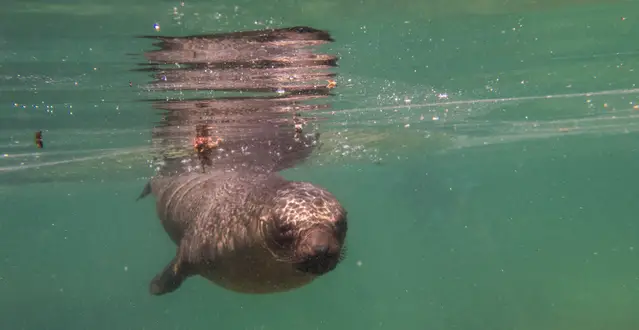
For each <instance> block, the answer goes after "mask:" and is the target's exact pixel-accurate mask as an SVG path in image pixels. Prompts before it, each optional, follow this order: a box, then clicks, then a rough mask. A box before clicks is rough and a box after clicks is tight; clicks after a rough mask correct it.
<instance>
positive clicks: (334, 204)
mask: <svg viewBox="0 0 639 330" xmlns="http://www.w3.org/2000/svg"><path fill="white" fill-rule="evenodd" d="M149 188H150V189H147V190H146V191H145V192H144V193H143V195H144V194H148V193H152V194H153V195H155V196H156V209H157V214H158V216H159V218H160V221H161V223H162V225H163V226H164V229H165V230H166V232H167V233H168V235H169V236H170V237H171V240H172V241H173V242H174V243H175V244H176V245H177V246H178V249H177V252H176V256H175V259H174V260H173V262H172V263H171V264H170V265H168V266H167V268H165V270H164V271H163V272H161V273H160V274H158V276H156V278H155V279H154V280H153V281H152V283H151V292H152V293H154V294H163V293H168V292H171V291H174V290H176V289H177V288H178V287H179V286H180V284H181V283H182V281H183V280H184V279H186V278H188V277H189V276H193V275H201V276H203V277H205V278H207V279H209V280H210V281H212V282H214V283H216V284H218V285H220V286H222V287H225V288H227V289H229V290H233V291H237V292H243V293H270V292H281V291H287V290H291V289H294V288H297V287H300V286H303V285H305V284H308V283H310V282H311V281H312V280H313V279H314V278H316V277H317V276H318V275H316V274H311V273H308V272H302V271H300V270H298V269H297V268H296V267H295V266H294V265H295V264H296V263H297V262H300V261H302V259H303V257H305V256H306V255H307V253H311V252H309V251H310V250H309V246H310V245H309V244H311V243H313V242H316V241H317V240H325V241H326V242H327V243H326V244H328V245H330V246H331V249H333V250H335V251H338V253H342V246H343V244H344V240H345V234H346V228H345V227H344V228H338V224H341V225H342V226H343V225H345V221H346V211H345V210H344V209H343V208H342V207H341V205H340V204H339V202H338V201H337V200H336V199H335V197H334V196H333V195H332V194H331V193H329V192H328V191H326V190H324V189H322V188H319V187H317V186H314V185H312V184H310V183H305V182H291V181H287V180H285V179H284V178H282V177H281V176H279V175H278V174H275V173H272V174H259V173H249V172H226V171H217V172H215V171H213V172H210V173H185V174H182V175H179V176H177V177H166V178H164V177H156V178H154V179H152V180H151V182H150V187H149ZM287 229H290V230H289V231H288V232H289V233H290V235H291V240H290V244H289V243H287V240H286V239H282V238H286V237H283V236H286V235H285V234H282V233H283V232H287ZM318 233H319V234H318ZM313 235H314V236H315V237H311V236H313ZM309 237H311V238H309ZM333 268H334V266H333ZM331 269H332V268H331ZM167 283H169V284H167Z"/></svg>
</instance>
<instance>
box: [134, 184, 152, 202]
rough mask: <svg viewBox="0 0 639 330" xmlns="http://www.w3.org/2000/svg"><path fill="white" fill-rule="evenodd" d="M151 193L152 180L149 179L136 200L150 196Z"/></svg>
mask: <svg viewBox="0 0 639 330" xmlns="http://www.w3.org/2000/svg"><path fill="white" fill-rule="evenodd" d="M150 193H151V181H147V182H146V184H145V185H144V189H143V190H142V193H140V196H138V198H137V199H136V200H135V201H136V202H137V201H139V200H140V199H142V198H144V197H146V196H148V195H149V194H150Z"/></svg>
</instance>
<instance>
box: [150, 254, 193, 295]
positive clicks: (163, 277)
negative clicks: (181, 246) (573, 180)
mask: <svg viewBox="0 0 639 330" xmlns="http://www.w3.org/2000/svg"><path fill="white" fill-rule="evenodd" d="M181 260H182V258H181V257H180V256H179V252H178V256H176V257H175V258H173V260H171V262H169V264H168V265H166V267H164V269H163V270H162V271H161V272H160V273H158V274H157V275H155V277H154V278H153V279H152V280H151V284H150V285H149V292H150V293H151V294H152V295H154V296H160V295H163V294H166V293H171V292H173V291H175V290H177V289H178V288H179V287H180V286H181V285H182V283H183V282H184V280H186V278H187V277H189V276H190V272H189V271H188V268H189V267H188V265H186V263H185V262H182V261H181Z"/></svg>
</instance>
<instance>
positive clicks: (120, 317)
mask: <svg viewBox="0 0 639 330" xmlns="http://www.w3.org/2000/svg"><path fill="white" fill-rule="evenodd" d="M174 7H175V9H174ZM637 13H639V2H637V1H603V0H600V1H595V0H591V1H585V0H584V1H577V0H558V1H550V0H542V1H532V0H511V1H502V0H500V1H496V0H481V1H470V0H454V1H443V0H438V1H404V0H402V1H382V0H377V1H337V0H322V1H293V0H287V1H274V2H268V3H267V2H259V1H254V2H250V1H236V2H230V1H216V2H213V1H186V2H185V3H184V6H182V5H181V4H180V2H179V1H149V0H145V1H138V2H132V1H121V0H120V1H111V2H103V1H102V2H101V1H84V2H79V1H76V2H73V1H56V2H52V1H24V0H21V1H4V2H3V5H2V9H1V10H0V207H1V212H0V329H2V330H5V329H6V330H14V329H15V330H18V329H29V330H31V329H33V330H36V329H37V330H41V329H42V330H44V329H61V330H62V329H64V330H70V329H91V330H99V329H110V330H111V329H153V330H155V329H157V330H160V329H441V330H447V329H460V330H488V329H490V330H573V329H574V330H595V329H596V330H600V329H601V330H604V329H605V330H609V329H610V330H612V329H614V330H636V329H639V314H637V312H636V311H637V310H639V263H638V261H639V224H638V223H637V213H638V212H639V202H638V199H637V196H639V186H638V185H637V182H636V181H637V180H636V178H637V169H639V147H638V146H637V141H638V140H637V139H638V138H639V133H637V131H638V130H639V110H637V109H635V105H637V104H639V87H637V86H636V79H637V72H639V43H637V39H636V36H637V35H639V15H637ZM154 23H159V24H160V27H161V33H162V34H171V35H187V34H194V33H203V32H207V33H211V32H224V31H231V30H239V29H257V28H264V27H279V26H291V25H309V26H313V27H316V28H320V29H327V30H329V31H330V32H331V34H332V35H333V36H334V38H335V39H336V42H335V43H333V44H332V45H330V46H329V47H326V48H325V49H324V51H326V52H330V53H335V54H338V55H339V57H340V61H339V65H340V67H339V68H338V69H337V70H336V72H337V73H338V79H337V82H338V87H337V88H336V89H335V94H336V96H335V99H334V100H333V102H332V109H330V110H328V111H320V113H321V114H322V115H324V116H327V117H329V118H330V123H328V124H323V127H324V129H325V132H326V133H325V134H324V135H325V136H326V137H327V143H326V146H325V148H323V149H322V150H321V151H319V152H318V153H317V154H316V156H315V157H314V158H313V159H312V160H311V161H309V162H308V163H307V164H305V165H304V166H300V167H299V168H297V169H292V170H288V171H287V172H286V173H285V175H286V176H287V177H288V178H291V179H304V180H310V181H313V182H315V183H317V184H320V185H322V186H325V187H326V188H328V189H329V190H330V191H332V192H333V193H334V194H335V195H337V196H338V197H339V198H340V200H341V201H342V202H343V204H344V205H345V207H346V208H347V209H348V211H349V216H350V217H349V221H350V224H349V237H348V244H349V248H348V257H347V259H346V260H345V261H344V263H343V264H342V265H341V266H339V267H338V269H337V270H336V271H334V272H333V273H331V274H330V275H327V276H326V277H324V278H321V279H319V280H318V281H316V282H315V283H313V284H312V285H309V286H308V287H305V288H303V289H300V290H297V291H293V292H289V293H285V294H277V295H268V296H248V295H238V294H235V293H231V292H228V291H224V290H223V289H220V288H218V287H216V286H213V285H211V284H209V283H207V282H206V281H204V280H202V279H192V280H189V281H188V282H187V283H186V284H185V285H184V286H183V287H182V288H181V289H180V290H178V291H176V292H175V293H173V294H171V295H167V296H162V297H154V296H151V295H149V294H148V292H147V288H148V282H149V280H150V279H151V278H152V277H153V276H154V275H155V274H156V273H157V272H158V271H159V270H160V269H161V268H162V267H163V266H164V265H165V263H166V262H167V261H168V260H169V258H170V256H171V255H172V253H173V251H174V247H173V245H172V243H170V241H169V239H168V237H167V236H166V234H165V233H164V232H163V231H162V230H161V228H160V226H159V223H158V220H157V219H156V216H155V212H154V208H153V203H152V201H151V200H144V201H141V202H138V203H135V202H134V200H135V198H136V197H137V195H138V194H139V192H140V191H141V189H142V186H143V184H144V182H145V180H146V179H147V177H148V176H149V175H150V174H151V173H152V172H151V168H150V167H149V166H148V164H147V162H146V161H147V158H148V157H147V155H146V154H145V153H144V150H145V148H146V147H148V145H149V139H150V129H151V127H152V126H153V124H154V123H155V121H156V120H157V119H158V115H157V114H156V113H155V110H153V109H152V108H151V107H150V105H149V104H148V103H145V102H141V100H143V99H145V98H148V97H149V94H148V93H147V92H143V91H142V90H140V89H139V88H137V86H138V85H141V84H145V83H147V82H149V80H150V78H149V77H148V76H146V75H145V74H144V73H140V72H133V71H131V69H133V68H135V67H136V66H137V64H138V63H142V62H144V60H143V59H142V57H141V55H139V54H140V53H142V52H144V51H146V50H149V49H151V45H150V42H149V41H148V40H142V39H135V38H133V37H134V36H136V35H142V34H153V33H156V32H155V31H154V30H153V24H154ZM128 54H138V55H128ZM129 81H131V82H132V84H133V87H130V86H129ZM441 94H446V96H444V95H441ZM333 111H334V113H333ZM36 130H43V131H44V138H45V148H44V149H42V150H39V149H36V148H35V146H34V145H33V132H34V131H36Z"/></svg>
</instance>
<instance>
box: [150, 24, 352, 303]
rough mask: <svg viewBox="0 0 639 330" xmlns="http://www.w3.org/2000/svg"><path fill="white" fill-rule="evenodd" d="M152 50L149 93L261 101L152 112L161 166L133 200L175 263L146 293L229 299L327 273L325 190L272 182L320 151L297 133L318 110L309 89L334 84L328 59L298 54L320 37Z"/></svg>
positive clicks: (330, 202) (332, 249)
mask: <svg viewBox="0 0 639 330" xmlns="http://www.w3.org/2000/svg"><path fill="white" fill-rule="evenodd" d="M160 40H161V42H160V43H158V44H157V45H158V46H160V47H161V49H160V50H158V51H152V52H147V53H145V56H146V57H147V59H148V60H149V63H147V64H148V65H149V67H148V68H147V69H144V70H148V71H149V72H152V73H153V76H154V77H155V79H156V80H155V81H154V82H153V83H151V86H150V87H151V88H150V89H151V90H155V91H159V90H179V91H181V92H182V91H186V90H190V89H193V90H200V91H202V90H211V91H234V92H243V91H252V92H256V93H258V92H259V93H258V94H257V95H242V96H215V97H214V96H206V97H198V98H190V97H184V98H180V99H179V100H169V99H168V98H161V99H158V100H155V101H154V102H153V107H154V108H156V109H160V110H162V116H161V117H160V120H159V122H158V123H157V124H156V125H155V127H154V128H153V130H152V147H153V148H152V149H153V150H155V151H157V152H158V154H157V158H156V159H157V160H159V162H158V165H159V166H157V167H156V170H157V172H156V173H155V176H154V177H153V178H151V180H150V181H149V183H148V184H147V185H146V187H145V189H144V191H143V192H142V194H141V195H140V198H143V197H144V196H147V195H149V194H152V195H154V196H155V197H156V211H157V214H158V217H159V218H160V222H161V223H162V225H163V227H164V229H165V231H166V232H167V234H168V235H169V236H170V238H171V240H172V241H173V242H174V243H175V244H176V245H177V251H176V253H175V256H174V258H173V260H171V262H169V263H168V264H167V265H166V267H165V268H164V269H163V270H162V271H161V272H160V273H158V274H157V275H156V276H155V277H154V278H153V280H152V281H151V283H150V288H149V290H150V292H151V293H152V294H154V295H162V294H166V293H169V292H173V291H175V290H177V289H178V288H179V287H180V285H181V284H182V283H183V282H184V281H185V280H186V279H187V278H189V277H191V276H196V275H199V276H202V277H204V278H207V279H209V280H210V281H212V282H214V283H216V284H218V285H220V286H222V287H224V288H227V289H229V290H232V291H236V292H242V293H273V292H283V291H287V290H292V289H295V288H299V287H301V286H304V285H306V284H308V283H310V282H311V281H313V279H315V278H317V277H318V276H322V275H323V274H326V273H328V272H330V271H332V270H333V269H335V267H336V266H337V265H338V264H339V262H340V260H341V259H342V257H343V256H344V251H345V239H346V231H347V220H346V218H347V215H346V210H345V209H344V207H343V206H342V205H341V204H340V203H339V201H338V200H337V199H336V197H335V196H334V195H332V194H331V193H329V192H328V191H326V190H325V189H323V188H321V187H319V186H315V185H313V184H311V183H308V182H298V181H287V180H285V179H284V178H283V177H282V176H280V175H279V174H278V172H280V171H282V170H285V169H288V168H292V167H293V166H295V165H296V164H299V163H300V162H302V161H304V160H305V159H307V158H308V157H309V156H310V155H311V153H312V151H313V150H314V149H315V148H318V147H319V146H320V145H321V144H320V143H318V140H319V133H318V132H316V133H315V134H313V133H312V132H307V129H308V124H309V123H310V122H313V121H317V120H319V118H309V117H304V118H302V115H301V113H302V112H306V111H312V110H315V109H321V108H326V107H328V105H325V104H322V103H321V100H322V99H324V98H327V97H329V95H330V93H329V88H327V87H325V85H324V84H323V83H322V84H318V83H317V81H316V80H320V81H322V80H326V79H328V78H330V77H332V76H333V74H332V73H330V72H328V71H327V70H328V69H330V68H333V67H335V65H336V62H335V61H336V57H335V56H331V55H322V54H316V53H315V52H314V51H313V49H312V48H308V47H309V46H312V45H321V44H324V43H326V42H330V41H332V38H330V35H329V34H328V33H327V32H325V31H320V30H316V29H313V28H310V27H294V28H284V29H268V30H264V31H249V32H238V33H223V34H217V35H205V36H187V37H162V38H160ZM166 63H171V65H170V67H163V65H164V64H166ZM263 92H276V94H275V95H272V94H271V95H269V94H267V95H264V94H260V93H263ZM307 101H315V102H313V103H306V102H307ZM291 117H292V118H291Z"/></svg>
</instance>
